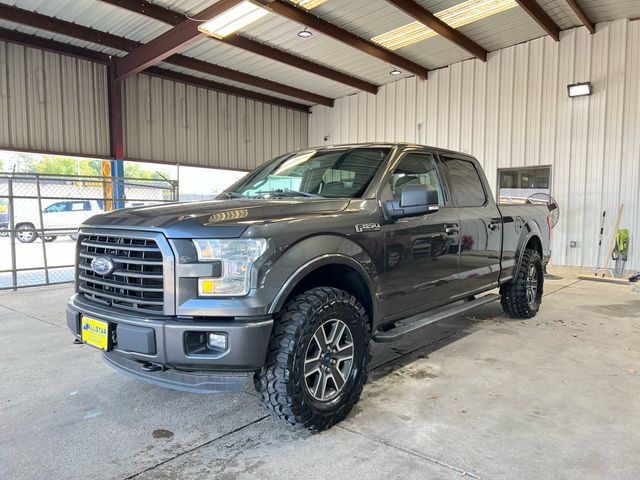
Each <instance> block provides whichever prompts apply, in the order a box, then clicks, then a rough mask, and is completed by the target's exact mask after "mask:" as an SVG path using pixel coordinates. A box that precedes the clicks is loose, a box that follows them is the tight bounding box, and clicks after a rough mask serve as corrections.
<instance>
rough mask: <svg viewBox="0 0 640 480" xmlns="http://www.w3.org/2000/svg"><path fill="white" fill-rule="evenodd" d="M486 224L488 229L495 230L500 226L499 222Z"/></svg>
mask: <svg viewBox="0 0 640 480" xmlns="http://www.w3.org/2000/svg"><path fill="white" fill-rule="evenodd" d="M487 226H488V227H489V230H497V229H498V228H500V222H490V223H489V225H487Z"/></svg>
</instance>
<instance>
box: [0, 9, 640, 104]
mask: <svg viewBox="0 0 640 480" xmlns="http://www.w3.org/2000/svg"><path fill="white" fill-rule="evenodd" d="M417 1H418V3H420V4H421V5H422V6H424V7H425V8H427V9H428V10H429V11H431V12H434V13H436V12H439V11H442V10H444V9H447V8H449V7H452V6H454V5H456V4H458V3H460V1H461V0H417ZM537 1H538V2H539V4H540V5H541V6H542V7H543V8H544V9H545V10H546V11H547V12H548V13H549V15H550V16H551V17H552V18H553V19H554V21H556V22H557V23H558V25H559V26H560V28H561V29H567V28H572V27H574V26H579V25H581V24H580V22H579V20H578V18H577V17H576V16H575V14H574V13H573V12H572V11H571V9H570V8H569V7H568V6H567V5H566V2H565V1H564V0H537ZM0 3H4V4H8V5H15V6H17V7H19V8H22V9H26V10H30V11H35V12H38V13H41V14H43V15H48V16H52V17H55V18H59V19H62V20H66V21H70V22H74V23H77V24H79V25H83V26H88V27H92V28H95V29H98V30H102V31H105V32H109V33H112V34H114V35H118V36H121V37H125V38H128V39H131V40H135V41H138V42H148V41H150V40H151V39H153V38H155V37H156V36H158V35H160V34H162V33H163V32H165V31H167V30H168V29H169V28H170V26H168V25H166V24H164V23H162V22H160V21H157V20H155V19H151V18H148V17H145V16H143V15H139V14H136V13H133V12H131V11H128V10H125V9H122V8H118V7H115V6H113V5H110V4H106V3H104V2H101V1H99V0H83V1H77V0H0ZM153 3H155V4H157V5H160V6H163V7H165V8H169V9H171V10H175V11H178V12H181V13H185V14H187V15H189V16H192V15H196V14H197V13H198V12H199V11H201V10H202V9H204V8H206V7H207V6H209V5H211V4H213V3H215V0H154V1H153ZM580 5H581V6H582V7H583V8H584V10H585V12H586V13H587V15H589V17H590V18H591V20H592V21H593V22H596V23H597V22H603V21H609V20H613V19H618V18H629V17H636V16H640V0H581V1H580ZM311 13H312V14H313V15H317V16H319V17H321V18H323V19H325V20H327V21H329V22H332V23H334V24H336V25H338V26H340V27H342V28H345V29H347V30H349V31H351V32H353V33H355V34H356V35H359V36H361V37H362V38H365V39H367V40H369V39H370V38H372V37H374V36H376V35H379V34H381V33H384V32H387V31H389V30H391V29H393V28H397V27H400V26H402V25H406V24H407V23H410V22H412V21H414V19H413V18H411V17H409V16H408V15H406V14H405V13H403V12H401V11H400V10H399V9H397V8H395V7H394V6H393V5H391V4H389V3H388V2H387V1H385V0H350V1H348V2H347V1H345V0H327V1H326V2H325V3H323V4H321V5H320V6H319V7H317V8H315V9H313V10H312V12H311ZM0 27H4V28H10V29H15V30H18V31H20V32H24V33H28V34H31V35H38V36H41V37H43V38H48V39H52V40H56V41H59V42H64V43H70V44H73V45H77V46H82V47H86V48H92V49H94V50H97V51H101V52H105V53H108V54H111V55H117V54H121V52H118V51H116V50H113V49H110V48H105V47H103V46H100V45H95V44H91V43H87V42H83V41H79V40H75V39H71V38H69V37H66V36H64V35H58V34H51V33H49V32H45V31H41V30H36V29H33V28H30V27H28V26H24V25H16V24H13V23H10V22H7V21H3V20H0ZM302 28H304V25H300V24H297V23H295V22H292V21H290V20H288V19H285V18H283V17H280V16H278V15H275V14H274V15H268V16H266V17H264V18H263V19H261V20H259V21H258V22H256V23H254V24H252V25H250V26H249V27H248V28H247V29H246V31H244V32H242V34H243V35H244V36H246V37H248V38H251V39H253V40H255V41H259V42H262V43H265V44H267V45H269V46H272V47H275V48H279V49H282V50H285V51H287V52H289V53H292V54H294V55H298V56H300V57H303V58H305V59H307V60H311V61H314V62H316V63H319V64H322V65H325V66H327V67H330V68H333V69H335V70H338V71H342V72H345V73H348V74H351V75H353V76H355V77H359V78H362V79H364V80H367V81H369V82H371V83H374V84H378V85H382V84H386V83H390V82H392V81H395V80H397V78H398V77H393V76H390V75H389V71H390V70H391V68H392V66H390V65H389V64H388V63H386V62H384V61H381V60H379V59H377V58H374V57H371V56H369V55H366V54H364V53H362V52H360V51H358V50H356V49H354V48H352V47H350V46H349V45H346V44H344V43H342V42H340V41H337V40H335V39H333V38H330V37H327V36H325V35H323V34H321V33H319V32H313V33H314V35H313V36H312V37H311V38H299V37H298V36H297V35H296V34H297V32H298V31H299V30H301V29H302ZM460 31H461V32H462V33H463V34H465V35H467V36H468V37H469V38H471V39H472V40H474V41H476V42H477V43H479V44H480V45H482V46H483V47H484V48H485V49H487V50H489V51H494V50H497V49H500V48H503V47H506V46H509V45H513V44H517V43H521V42H525V41H527V40H531V39H533V38H537V37H540V36H543V35H545V32H544V31H543V30H542V29H541V28H540V27H539V26H538V25H537V23H536V22H534V21H533V20H532V19H531V18H530V17H529V16H528V15H527V14H526V13H525V12H524V11H523V10H522V9H521V8H519V7H515V8H512V9H510V10H507V11H505V12H502V13H499V14H497V15H493V16H491V17H488V18H485V19H482V20H480V21H477V22H474V23H472V24H469V25H466V26H464V27H461V28H460ZM183 53H184V54H186V55H189V56H194V57H196V58H198V59H201V60H204V61H207V62H210V63H214V64H218V65H221V66H224V67H228V68H232V69H236V70H238V71H241V72H245V73H249V74H252V75H256V76H260V77H264V78H267V79H269V80H272V81H276V82H278V83H282V84H285V85H291V86H296V87H298V88H302V89H305V90H308V91H310V92H314V93H318V94H321V95H325V96H328V97H332V98H338V97H342V96H345V95H350V94H352V93H355V92H357V90H356V89H355V88H353V87H350V86H348V85H343V84H341V83H338V82H335V81H332V80H328V79H326V78H323V77H320V76H317V75H314V74H311V73H309V72H307V71H305V70H301V69H298V68H295V67H292V66H289V65H285V64H282V63H279V62H275V61H272V60H270V59H268V58H265V57H262V56H259V55H255V54H253V53H249V52H247V51H244V50H241V49H238V48H235V47H231V46H229V45H226V44H222V43H220V42H216V41H214V40H209V39H203V40H201V41H199V42H198V43H196V44H194V45H192V46H191V47H190V48H188V49H186V50H185V51H184V52H183ZM396 53H397V54H399V55H401V56H404V57H406V58H408V59H410V60H412V61H414V62H415V63H418V64H421V65H423V66H425V67H426V68H429V69H436V68H440V67H443V66H446V65H450V64H452V63H455V62H458V61H461V60H465V59H468V58H470V57H471V55H470V54H469V53H467V52H466V51H464V50H463V49H461V48H459V47H457V46H456V45H454V44H452V43H451V42H449V41H447V40H446V39H444V38H442V37H440V36H434V37H431V38H429V39H427V40H424V41H422V42H419V43H416V44H413V45H410V46H407V47H404V48H401V49H399V50H397V51H396ZM163 66H164V67H165V68H168V69H171V70H174V71H178V72H186V73H189V74H191V75H195V76H199V77H204V78H211V79H214V78H213V77H210V76H206V75H203V74H200V73H197V72H193V71H190V70H189V71H187V70H185V69H182V68H180V67H175V66H172V65H163ZM402 76H404V77H409V76H411V74H409V73H406V72H403V75H402ZM215 80H216V81H218V82H220V83H224V84H228V85H234V86H239V87H242V88H245V89H247V90H253V91H260V92H264V93H268V94H270V95H273V96H277V97H281V98H287V99H289V100H295V101H298V102H300V100H299V99H294V98H292V97H287V96H283V95H278V94H274V93H272V92H268V91H264V90H262V89H258V88H255V87H251V86H247V85H244V84H240V83H238V82H233V81H229V80H225V79H220V78H215ZM301 103H308V102H301Z"/></svg>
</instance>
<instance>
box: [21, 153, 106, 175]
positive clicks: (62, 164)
mask: <svg viewBox="0 0 640 480" xmlns="http://www.w3.org/2000/svg"><path fill="white" fill-rule="evenodd" d="M33 168H34V169H35V171H36V172H38V173H49V174H55V175H89V176H96V175H100V161H99V160H81V159H77V158H70V157H59V156H53V155H44V156H43V157H42V158H41V159H40V160H38V161H37V162H36V163H35V164H34V165H33Z"/></svg>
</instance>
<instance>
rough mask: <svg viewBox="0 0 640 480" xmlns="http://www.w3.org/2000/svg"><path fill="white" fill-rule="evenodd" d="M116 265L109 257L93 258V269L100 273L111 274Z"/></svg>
mask: <svg viewBox="0 0 640 480" xmlns="http://www.w3.org/2000/svg"><path fill="white" fill-rule="evenodd" d="M114 267H115V265H114V264H113V261H111V259H110V258H108V257H94V259H93V260H91V270H93V271H94V272H96V273H97V274H98V275H109V274H110V273H111V272H113V269H114Z"/></svg>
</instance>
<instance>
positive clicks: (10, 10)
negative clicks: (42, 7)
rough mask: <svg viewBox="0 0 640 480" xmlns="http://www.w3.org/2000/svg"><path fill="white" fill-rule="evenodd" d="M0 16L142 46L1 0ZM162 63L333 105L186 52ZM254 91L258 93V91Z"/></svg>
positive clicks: (116, 44)
mask: <svg viewBox="0 0 640 480" xmlns="http://www.w3.org/2000/svg"><path fill="white" fill-rule="evenodd" d="M0 18H3V19H5V20H8V21H11V22H14V23H20V24H23V25H30V26H32V27H36V28H39V29H42V30H47V31H49V32H54V33H58V34H60V35H65V36H68V37H72V38H77V39H80V40H84V41H87V42H91V43H95V44H98V45H103V46H105V47H109V48H113V49H116V50H121V51H124V52H130V51H133V50H135V49H136V48H138V47H139V46H141V45H142V44H141V43H139V42H135V41H133V40H129V39H126V38H122V37H118V36H116V35H112V34H110V33H105V32H101V31H99V30H96V29H94V28H90V27H85V26H82V25H78V24H75V23H72V22H67V21H65V20H58V19H56V18H52V17H47V16H46V15H42V14H39V13H35V12H30V11H28V10H23V9H20V8H17V7H12V6H9V5H4V4H1V3H0ZM165 62H166V63H170V64H173V65H178V66H181V67H185V68H190V69H192V70H196V71H200V72H202V73H206V74H208V75H214V76H217V77H221V78H227V79H229V80H233V81H237V82H239V83H244V84H245V85H252V86H254V87H258V88H263V89H265V90H271V91H275V92H278V93H281V94H283V95H286V96H288V97H294V98H300V99H302V100H305V101H308V102H312V103H319V104H321V105H326V106H329V107H332V106H333V99H332V98H329V97H325V96H322V95H317V94H315V93H311V92H307V91H306V90H301V89H299V88H295V87H290V86H289V85H284V84H281V83H277V82H272V81H269V80H265V79H263V78H260V77H257V76H254V75H249V74H246V73H243V72H238V71H236V70H232V69H230V68H225V67H221V66H218V65H214V64H213V63H207V62H203V61H201V60H196V59H194V58H191V57H187V56H185V55H179V54H176V55H173V56H171V57H169V58H167V59H165ZM187 65H188V66H187ZM212 83H215V82H212ZM238 90H240V91H247V92H248V90H243V89H238ZM252 93H254V92H252ZM255 93H256V94H257V92H255ZM260 95H263V96H264V97H267V98H272V99H274V101H269V103H275V104H282V103H283V102H287V100H283V99H279V98H278V99H277V97H270V96H268V95H264V94H260ZM242 96H244V97H247V95H242ZM247 98H249V97H247ZM276 99H277V102H276V101H275V100H276ZM289 103H294V102H289ZM295 105H300V104H295ZM283 106H284V105H283ZM287 108H290V107H287ZM305 108H306V106H305Z"/></svg>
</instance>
